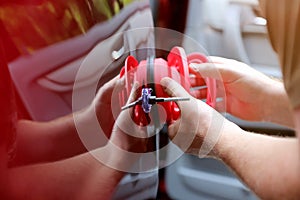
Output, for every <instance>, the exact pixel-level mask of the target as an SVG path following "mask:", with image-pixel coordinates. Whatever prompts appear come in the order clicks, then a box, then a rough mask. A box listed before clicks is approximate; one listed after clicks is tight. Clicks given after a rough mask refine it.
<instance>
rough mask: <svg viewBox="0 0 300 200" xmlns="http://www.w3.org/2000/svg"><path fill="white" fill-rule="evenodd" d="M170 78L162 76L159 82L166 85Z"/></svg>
mask: <svg viewBox="0 0 300 200" xmlns="http://www.w3.org/2000/svg"><path fill="white" fill-rule="evenodd" d="M170 81H171V80H170V78H169V77H164V78H162V79H161V81H160V83H161V84H162V85H163V86H166V85H167V84H168V83H169V82H170Z"/></svg>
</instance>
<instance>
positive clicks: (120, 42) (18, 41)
mask: <svg viewBox="0 0 300 200" xmlns="http://www.w3.org/2000/svg"><path fill="white" fill-rule="evenodd" d="M2 9H3V8H2ZM11 9H16V10H17V13H19V14H17V15H16V16H15V17H16V19H17V20H19V21H20V23H19V24H14V23H10V22H7V23H6V24H5V27H7V34H8V35H10V37H11V40H12V42H13V43H14V44H15V46H16V49H18V52H19V54H18V56H16V57H15V58H13V59H10V62H9V70H10V73H11V76H12V79H13V82H14V85H15V88H16V91H17V94H18V98H19V101H20V104H21V106H22V108H23V111H24V112H23V113H21V115H22V116H25V117H26V118H29V119H32V120H37V121H47V120H51V119H55V118H57V117H60V116H64V115H67V114H70V113H72V112H74V111H77V110H80V109H82V108H84V107H85V106H87V105H88V104H89V103H91V101H92V98H84V97H86V96H87V95H88V94H89V93H90V92H91V90H92V91H93V90H94V86H95V85H97V88H99V87H101V86H102V85H103V84H104V83H105V82H107V81H108V80H110V79H111V78H113V77H114V76H116V75H118V74H119V72H120V69H121V67H122V66H123V64H124V61H125V59H126V57H127V56H128V55H133V56H135V57H136V58H137V59H138V60H143V59H145V54H144V52H142V51H138V49H143V48H149V47H151V48H152V47H153V46H154V45H157V44H155V41H154V40H153V38H155V37H157V38H159V36H158V35H155V33H154V32H153V31H152V30H151V29H147V28H149V27H150V28H153V27H161V28H166V29H170V30H174V31H176V32H178V33H181V34H183V35H185V36H186V37H182V38H180V40H178V41H176V42H175V41H173V40H174V39H175V38H168V40H170V42H169V44H168V45H169V46H170V48H171V46H174V45H178V46H182V47H183V48H184V49H189V48H190V47H189V44H190V42H189V40H193V41H194V42H195V43H197V44H199V45H200V46H201V47H203V49H205V54H206V55H207V56H222V57H226V58H231V59H236V60H238V61H242V62H244V63H246V64H248V65H250V66H251V67H253V68H255V69H257V70H259V71H261V72H263V73H265V74H267V75H269V76H272V77H274V78H277V79H281V72H280V67H279V63H278V60H277V57H276V54H275V52H274V51H273V49H272V47H271V45H270V42H269V39H268V33H267V29H266V24H267V21H266V20H265V19H264V18H263V17H262V16H261V15H260V12H259V9H258V2H257V0H186V1H181V0H149V1H148V0H85V1H78V0H70V1H63V2H61V1H57V0H49V1H44V2H43V3H41V4H38V5H27V4H18V5H14V6H13V7H12V8H10V7H9V6H8V7H5V8H4V9H3V10H4V12H7V15H9V13H11ZM42 12H44V13H45V12H47V13H48V16H47V15H46V17H45V15H42ZM24 15H25V16H26V17H24ZM78 16H79V17H78ZM41 17H43V20H39V21H38V20H36V21H35V19H36V18H41ZM25 24H26V25H25ZM140 28H144V29H140ZM20 30H22V32H24V33H28V34H17V33H18V32H20ZM131 30H139V31H135V32H134V31H133V32H131ZM160 53H161V52H158V53H157V54H156V56H157V57H160V56H165V55H164V54H163V53H161V54H160ZM79 70H83V73H81V74H80V76H78V74H77V72H78V71H79ZM99 77H100V78H99ZM75 82H76V85H77V87H76V88H74V84H75ZM74 90H76V91H74ZM74 92H76V93H77V94H78V95H79V96H82V97H83V98H82V101H79V102H78V103H77V104H76V105H74V102H72V97H73V96H72V95H73V93H74ZM222 114H223V115H224V116H226V117H227V118H228V119H229V120H232V121H234V122H235V123H237V124H238V125H239V126H240V127H242V128H244V129H246V130H250V131H253V132H261V133H265V134H273V135H286V136H292V135H294V132H293V131H292V130H290V129H288V128H286V127H283V126H278V125H275V124H271V123H262V122H248V121H244V120H241V119H238V118H236V117H233V116H231V115H229V114H228V113H226V112H223V113H222ZM165 131H166V130H165V129H164V130H162V132H165ZM160 139H161V142H160V144H161V145H163V144H164V143H166V140H168V139H167V138H166V137H161V138H160ZM172 153H173V152H172V151H168V152H167V154H166V155H165V158H164V159H168V157H172ZM114 199H191V200H193V199H258V198H257V197H256V195H255V194H254V193H253V192H252V191H251V190H250V189H249V188H248V187H247V186H246V185H245V184H244V183H243V182H242V181H241V180H239V179H238V178H237V176H236V175H235V174H234V173H233V172H232V171H231V170H230V169H229V168H227V167H226V166H225V165H224V164H223V163H222V162H220V161H217V160H213V159H210V158H201V159H200V158H198V157H195V156H190V155H186V154H183V155H182V156H181V157H180V158H179V159H178V160H176V161H175V162H174V163H172V164H171V165H169V166H167V167H165V168H162V169H157V170H153V171H152V172H146V173H129V174H128V175H126V176H125V177H124V178H123V179H122V181H121V182H120V183H119V186H118V188H117V190H116V192H115V194H114Z"/></svg>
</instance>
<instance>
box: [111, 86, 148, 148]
mask: <svg viewBox="0 0 300 200" xmlns="http://www.w3.org/2000/svg"><path fill="white" fill-rule="evenodd" d="M137 91H138V83H135V84H134V85H133V87H132V90H131V93H130V96H129V98H128V100H127V104H129V103H132V102H134V101H135V100H136V99H137ZM132 115H133V108H130V109H127V110H124V111H122V112H121V113H120V115H119V116H118V118H117V120H116V122H115V124H114V126H113V130H112V134H111V138H110V142H112V143H113V144H115V145H117V146H118V147H119V148H121V149H123V150H125V151H130V152H135V153H144V152H146V150H147V141H148V140H147V134H146V127H141V126H138V125H137V124H136V123H135V122H134V121H133V118H132Z"/></svg>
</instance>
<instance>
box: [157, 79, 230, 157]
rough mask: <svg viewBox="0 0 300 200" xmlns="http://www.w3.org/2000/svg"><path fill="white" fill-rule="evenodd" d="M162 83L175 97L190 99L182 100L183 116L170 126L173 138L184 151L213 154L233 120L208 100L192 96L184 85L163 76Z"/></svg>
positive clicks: (179, 104)
mask: <svg viewBox="0 0 300 200" xmlns="http://www.w3.org/2000/svg"><path fill="white" fill-rule="evenodd" d="M161 85H162V86H163V88H164V90H165V91H166V92H167V93H168V95H170V96H172V97H189V98H190V100H189V101H179V102H177V103H178V106H179V108H180V112H181V116H180V119H178V120H177V121H175V122H173V123H172V124H171V125H170V126H169V127H168V134H169V136H170V138H171V139H172V142H173V143H175V144H176V145H178V146H179V147H180V148H181V149H182V150H183V151H185V152H187V153H191V154H194V155H198V156H205V155H207V154H208V153H211V154H210V155H213V151H212V152H211V150H213V147H214V146H215V144H216V143H217V142H218V138H219V136H220V135H221V133H222V131H223V129H224V128H226V127H227V126H228V125H229V124H232V123H230V122H229V121H227V120H226V119H225V118H224V117H223V116H222V115H221V114H219V113H218V112H217V111H215V110H214V109H213V108H212V107H210V106H208V105H207V104H206V103H204V102H202V101H200V100H198V99H196V98H194V97H192V96H191V95H190V94H189V93H188V92H187V91H185V90H184V88H183V87H182V86H181V85H180V84H178V83H177V82H175V81H174V80H172V79H170V78H164V79H162V81H161Z"/></svg>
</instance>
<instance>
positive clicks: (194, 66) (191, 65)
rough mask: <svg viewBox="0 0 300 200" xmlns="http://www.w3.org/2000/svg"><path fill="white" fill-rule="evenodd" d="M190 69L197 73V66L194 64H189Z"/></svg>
mask: <svg viewBox="0 0 300 200" xmlns="http://www.w3.org/2000/svg"><path fill="white" fill-rule="evenodd" d="M190 68H192V69H193V70H195V71H197V68H198V65H197V64H195V63H191V64H190Z"/></svg>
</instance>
